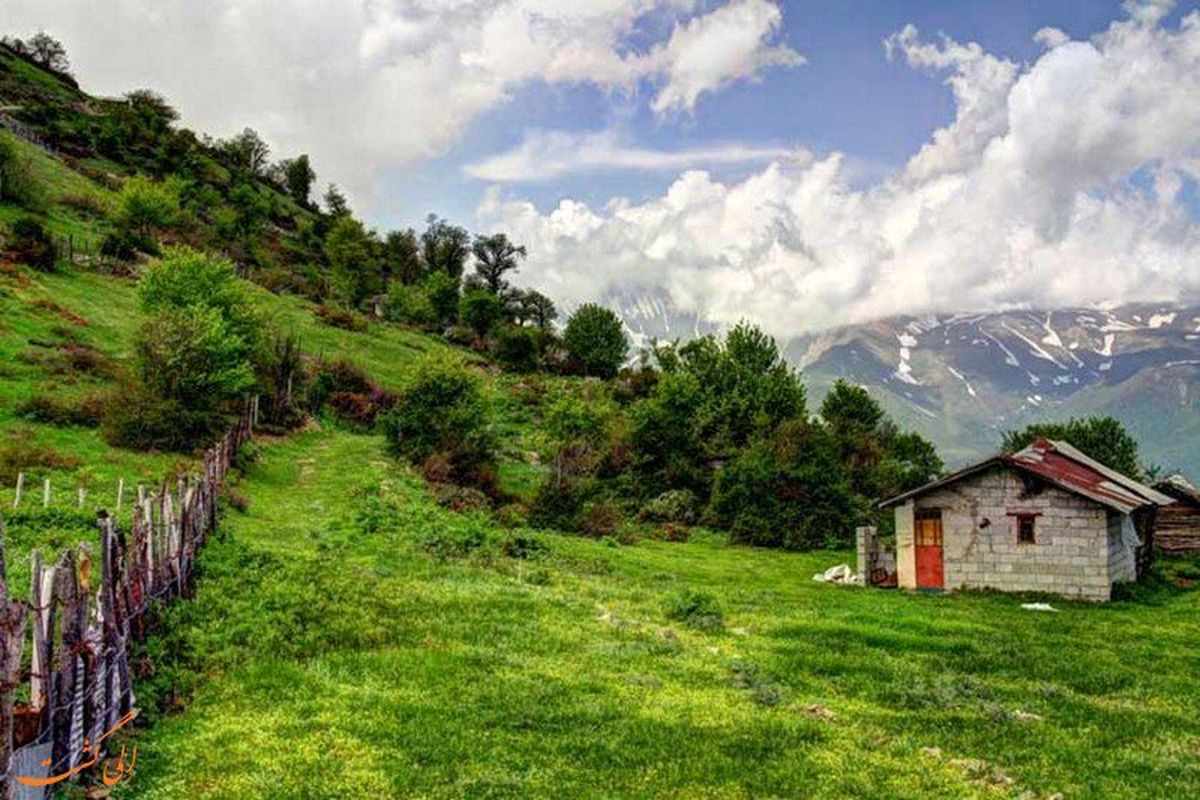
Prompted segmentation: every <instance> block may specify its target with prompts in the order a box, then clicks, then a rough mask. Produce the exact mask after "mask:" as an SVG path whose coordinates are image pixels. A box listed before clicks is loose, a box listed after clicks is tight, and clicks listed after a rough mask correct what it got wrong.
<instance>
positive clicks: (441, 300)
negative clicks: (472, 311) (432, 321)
mask: <svg viewBox="0 0 1200 800" xmlns="http://www.w3.org/2000/svg"><path fill="white" fill-rule="evenodd" d="M421 288H422V290H424V292H425V296H426V297H428V298H429V304H430V305H431V306H433V313H434V316H435V317H436V321H437V322H438V323H440V324H442V325H447V324H449V323H451V322H454V320H456V319H457V318H458V278H454V277H451V276H450V275H448V274H446V273H445V272H442V271H441V270H436V271H434V272H431V273H429V275H427V276H426V277H425V280H423V281H421Z"/></svg>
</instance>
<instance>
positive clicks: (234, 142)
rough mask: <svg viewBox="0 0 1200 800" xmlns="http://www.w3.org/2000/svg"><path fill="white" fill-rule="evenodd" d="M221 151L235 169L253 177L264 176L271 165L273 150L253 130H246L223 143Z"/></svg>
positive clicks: (220, 147)
mask: <svg viewBox="0 0 1200 800" xmlns="http://www.w3.org/2000/svg"><path fill="white" fill-rule="evenodd" d="M219 149H220V150H221V152H222V153H224V155H225V157H226V158H227V159H229V162H230V163H231V164H233V166H234V167H236V168H238V169H241V170H245V171H246V172H248V173H250V174H251V175H260V176H261V175H263V174H264V173H265V172H266V170H267V165H268V164H269V163H270V156H271V148H269V147H268V146H267V143H266V142H265V141H263V138H262V137H261V136H259V135H258V132H257V131H256V130H254V129H253V128H245V129H243V130H242V132H241V133H239V134H238V135H237V136H235V137H233V138H232V139H229V140H227V141H224V142H221V143H220V145H219Z"/></svg>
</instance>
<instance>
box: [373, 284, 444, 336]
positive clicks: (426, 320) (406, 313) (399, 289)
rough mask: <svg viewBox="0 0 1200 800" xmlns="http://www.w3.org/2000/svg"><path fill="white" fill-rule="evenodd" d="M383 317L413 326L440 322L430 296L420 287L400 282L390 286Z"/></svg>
mask: <svg viewBox="0 0 1200 800" xmlns="http://www.w3.org/2000/svg"><path fill="white" fill-rule="evenodd" d="M383 315H384V317H385V318H387V319H389V320H391V321H393V322H407V323H410V324H412V325H422V326H424V325H432V324H434V323H435V322H437V321H438V319H437V312H436V311H435V310H434V308H433V303H431V302H430V301H429V295H428V294H426V293H425V291H424V290H423V289H422V288H421V287H420V286H410V285H408V284H405V283H400V282H399V281H392V282H391V283H390V284H388V293H387V298H386V299H385V300H384V303H383Z"/></svg>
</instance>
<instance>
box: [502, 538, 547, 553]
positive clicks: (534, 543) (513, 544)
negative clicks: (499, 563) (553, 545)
mask: <svg viewBox="0 0 1200 800" xmlns="http://www.w3.org/2000/svg"><path fill="white" fill-rule="evenodd" d="M549 550H550V548H549V547H547V546H546V543H545V542H543V541H542V540H541V539H539V538H537V537H536V536H530V535H529V534H527V533H510V534H508V535H507V536H505V537H504V538H503V539H502V540H501V541H500V552H501V553H503V554H504V555H506V556H508V557H509V558H519V559H529V558H537V557H538V556H540V555H542V554H544V553H547V552H549Z"/></svg>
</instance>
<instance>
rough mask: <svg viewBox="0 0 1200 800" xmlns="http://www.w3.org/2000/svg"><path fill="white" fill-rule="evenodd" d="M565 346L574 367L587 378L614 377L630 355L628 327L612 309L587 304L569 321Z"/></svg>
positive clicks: (564, 340) (565, 332)
mask: <svg viewBox="0 0 1200 800" xmlns="http://www.w3.org/2000/svg"><path fill="white" fill-rule="evenodd" d="M562 343H563V347H564V348H566V351H567V355H568V358H569V359H570V363H571V365H572V366H573V367H574V368H575V369H576V370H578V371H579V372H581V373H583V374H584V375H594V376H596V377H600V378H611V377H613V376H614V375H616V374H617V370H618V369H620V367H621V364H623V363H624V362H625V358H626V356H628V354H629V337H628V336H626V335H625V327H624V326H623V325H622V324H621V320H620V318H619V317H617V315H616V314H614V313H613V312H612V311H611V310H609V309H607V308H604V307H603V306H598V305H596V304H595V303H585V304H584V305H582V306H580V307H579V308H578V309H576V310H575V313H574V314H572V315H571V318H570V319H568V320H567V327H566V330H564V331H563V337H562Z"/></svg>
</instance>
